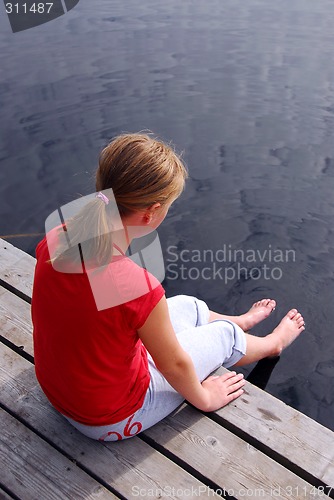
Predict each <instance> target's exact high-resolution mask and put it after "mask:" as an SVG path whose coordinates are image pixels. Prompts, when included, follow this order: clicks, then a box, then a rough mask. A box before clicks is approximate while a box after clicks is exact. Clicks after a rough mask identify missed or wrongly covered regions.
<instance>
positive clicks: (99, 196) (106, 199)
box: [96, 192, 109, 205]
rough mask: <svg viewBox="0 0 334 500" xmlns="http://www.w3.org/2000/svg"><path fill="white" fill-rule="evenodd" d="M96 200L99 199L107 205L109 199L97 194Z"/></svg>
mask: <svg viewBox="0 0 334 500" xmlns="http://www.w3.org/2000/svg"><path fill="white" fill-rule="evenodd" d="M96 198H100V199H101V200H102V201H103V202H104V203H105V204H106V205H108V203H109V198H107V196H106V195H105V194H103V193H101V192H100V193H97V195H96Z"/></svg>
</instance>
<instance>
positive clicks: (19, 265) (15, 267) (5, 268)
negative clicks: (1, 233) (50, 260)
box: [0, 238, 36, 297]
mask: <svg viewBox="0 0 334 500" xmlns="http://www.w3.org/2000/svg"><path fill="white" fill-rule="evenodd" d="M35 264H36V259H35V258H34V257H31V255H28V254H26V253H25V252H23V251H22V250H19V249H18V248H16V247H14V245H12V244H11V243H8V241H5V240H3V239H1V238H0V281H2V282H4V283H6V284H8V285H10V286H12V287H14V288H15V289H17V290H19V292H21V293H23V294H25V295H26V296H27V297H31V291H32V283H33V276H34V269H35Z"/></svg>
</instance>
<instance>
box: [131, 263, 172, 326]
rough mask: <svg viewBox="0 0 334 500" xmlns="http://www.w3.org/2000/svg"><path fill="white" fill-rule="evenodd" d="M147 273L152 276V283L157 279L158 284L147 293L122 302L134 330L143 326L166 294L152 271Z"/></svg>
mask: <svg viewBox="0 0 334 500" xmlns="http://www.w3.org/2000/svg"><path fill="white" fill-rule="evenodd" d="M146 272H147V271H146ZM147 274H148V275H149V276H150V282H151V283H154V281H156V286H154V287H153V288H152V289H151V290H150V291H149V292H148V293H146V294H145V295H142V296H141V297H138V298H136V299H134V300H130V301H129V302H126V303H125V304H122V309H123V312H124V315H125V321H126V322H127V324H128V325H129V327H130V328H131V329H134V330H138V329H139V328H141V327H142V326H143V324H144V323H145V321H146V320H147V318H148V317H149V315H150V314H151V312H152V311H153V309H154V308H155V306H156V305H157V304H158V302H160V300H161V299H162V297H163V296H164V295H165V290H164V288H163V286H162V285H161V284H160V283H159V282H158V280H156V278H154V276H152V275H150V273H147Z"/></svg>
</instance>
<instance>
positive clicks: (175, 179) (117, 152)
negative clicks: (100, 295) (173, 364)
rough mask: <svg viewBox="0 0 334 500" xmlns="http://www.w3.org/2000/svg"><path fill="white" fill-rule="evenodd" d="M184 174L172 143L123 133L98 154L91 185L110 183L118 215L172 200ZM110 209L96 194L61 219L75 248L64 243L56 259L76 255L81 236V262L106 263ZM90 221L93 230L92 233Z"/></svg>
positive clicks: (107, 185) (181, 186)
mask: <svg viewBox="0 0 334 500" xmlns="http://www.w3.org/2000/svg"><path fill="white" fill-rule="evenodd" d="M187 177H188V172H187V169H186V166H185V164H184V163H183V161H182V160H181V157H180V156H179V155H178V154H177V153H176V152H175V150H174V148H173V147H172V146H171V145H167V144H165V143H164V142H163V141H161V140H159V139H156V138H153V137H150V136H149V135H148V134H144V133H136V134H122V135H119V136H117V137H115V138H114V139H113V140H112V141H111V142H110V143H109V144H108V145H107V146H106V147H105V148H104V149H103V150H102V151H101V153H100V155H99V166H98V168H97V171H96V191H104V190H106V189H110V188H111V189H112V191H113V194H114V196H115V201H116V204H117V207H118V211H119V214H120V216H121V217H122V216H126V215H129V214H131V213H133V212H136V211H138V210H143V209H147V208H149V207H150V206H152V205H154V204H155V203H160V204H161V205H162V206H164V205H165V204H168V203H170V202H172V201H173V200H174V199H176V198H177V197H178V196H179V195H180V194H181V192H182V191H183V189H184V185H185V180H186V178H187ZM110 205H111V204H110ZM111 212H112V210H111V208H110V206H109V204H106V203H104V201H103V200H101V199H99V198H95V199H93V200H92V201H90V202H89V203H88V204H87V205H86V206H85V207H84V208H83V209H82V210H81V211H80V212H79V213H78V214H77V215H76V216H74V217H73V218H71V219H69V220H68V221H66V228H67V230H68V231H70V234H71V245H73V246H74V248H72V247H71V248H70V249H69V250H68V249H64V250H65V251H64V252H63V253H62V255H60V257H57V259H64V258H66V259H67V258H70V259H71V261H73V260H77V256H78V248H77V245H79V246H80V244H81V243H82V242H85V263H86V258H87V257H88V258H89V259H93V261H94V265H93V266H94V267H99V266H102V265H104V264H108V263H109V262H110V261H111V259H112V255H113V243H112V230H113V220H112V219H113V217H112V213H111ZM92 227H95V228H96V230H95V233H97V236H96V237H94V238H91V228H92ZM57 253H59V252H57ZM60 253H61V252H60ZM81 260H82V257H81ZM52 262H53V261H52Z"/></svg>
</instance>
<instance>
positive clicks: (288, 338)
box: [266, 309, 305, 356]
mask: <svg viewBox="0 0 334 500" xmlns="http://www.w3.org/2000/svg"><path fill="white" fill-rule="evenodd" d="M304 330H305V321H304V318H303V316H302V315H301V314H300V313H299V312H298V311H297V309H291V311H289V312H288V314H287V315H286V316H284V318H283V319H282V321H281V322H280V324H279V325H278V326H277V327H276V328H275V330H274V331H273V332H272V333H270V334H269V335H267V337H266V338H268V339H269V338H271V339H272V340H273V341H274V342H273V346H274V351H273V356H279V355H280V354H281V352H282V351H283V349H285V348H286V347H288V346H289V345H290V344H292V342H293V341H294V340H296V338H297V337H298V335H299V334H300V333H302V332H303V331H304Z"/></svg>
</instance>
